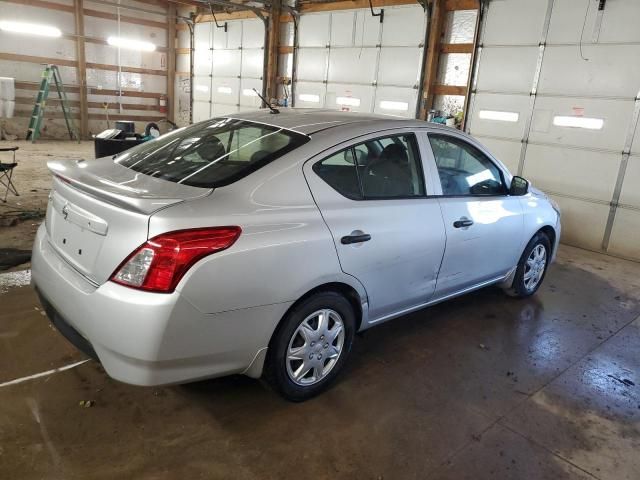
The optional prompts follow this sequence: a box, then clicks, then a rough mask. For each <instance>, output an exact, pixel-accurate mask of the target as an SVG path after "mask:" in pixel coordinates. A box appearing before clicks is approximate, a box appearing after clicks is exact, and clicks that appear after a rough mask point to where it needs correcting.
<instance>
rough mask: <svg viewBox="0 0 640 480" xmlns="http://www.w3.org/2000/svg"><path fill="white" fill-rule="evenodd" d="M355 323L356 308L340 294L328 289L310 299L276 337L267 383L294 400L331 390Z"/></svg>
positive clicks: (292, 312)
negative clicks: (329, 388)
mask: <svg viewBox="0 0 640 480" xmlns="http://www.w3.org/2000/svg"><path fill="white" fill-rule="evenodd" d="M325 322H326V323H325ZM355 324H356V323H355V315H354V311H353V307H352V306H351V304H350V303H349V301H348V300H347V299H346V298H345V297H344V296H342V295H341V294H339V293H337V292H330V291H327V292H319V293H316V294H314V295H312V296H310V297H308V298H305V299H304V300H302V301H301V302H300V303H298V304H297V305H295V306H294V307H293V308H292V309H291V310H290V311H289V312H288V313H287V315H286V316H285V317H284V318H283V320H282V322H281V324H280V325H279V326H278V329H277V330H276V332H275V333H274V336H273V338H272V339H271V342H270V344H269V350H268V353H267V360H266V365H265V378H266V380H267V381H268V382H269V384H270V385H271V386H272V387H273V388H274V389H275V390H276V391H277V392H278V393H280V394H281V395H282V396H283V397H284V398H286V399H287V400H290V401H293V402H301V401H304V400H307V399H309V398H311V397H314V396H316V395H318V394H319V393H321V392H322V391H324V390H326V389H327V388H328V387H329V386H330V385H331V384H332V383H333V382H334V380H335V379H336V377H337V376H338V375H339V373H340V371H341V370H342V368H343V367H344V365H345V363H346V361H347V357H348V356H349V353H350V351H351V346H352V344H353V337H354V334H355ZM336 353H337V356H336ZM305 372H306V373H305Z"/></svg>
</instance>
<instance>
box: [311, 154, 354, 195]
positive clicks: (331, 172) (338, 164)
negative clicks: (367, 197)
mask: <svg viewBox="0 0 640 480" xmlns="http://www.w3.org/2000/svg"><path fill="white" fill-rule="evenodd" d="M313 170H314V171H315V172H316V173H317V174H318V176H319V177H320V178H322V179H323V180H324V181H325V182H327V183H328V184H329V185H330V186H331V187H332V188H333V189H335V190H336V191H337V192H338V193H340V194H342V195H344V196H345V197H347V198H351V199H352V200H361V199H362V191H361V190H360V183H359V181H358V170H357V169H356V163H355V162H354V160H353V149H351V148H348V149H347V150H342V151H341V152H338V153H336V154H334V155H331V156H330V157H328V158H325V159H324V160H322V161H321V162H318V163H316V164H315V165H314V166H313Z"/></svg>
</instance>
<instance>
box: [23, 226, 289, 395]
mask: <svg viewBox="0 0 640 480" xmlns="http://www.w3.org/2000/svg"><path fill="white" fill-rule="evenodd" d="M32 283H33V285H34V287H35V288H36V290H37V292H38V294H39V296H40V297H41V298H42V299H43V301H42V303H43V306H44V307H45V310H46V312H47V314H48V315H49V317H50V319H51V321H52V323H53V324H54V325H55V326H56V328H58V330H59V331H60V332H61V333H62V334H63V335H64V336H65V337H66V338H67V339H69V340H70V341H71V343H73V344H74V345H76V347H77V348H78V349H79V350H81V351H84V352H85V353H86V354H88V355H89V356H94V358H97V359H99V361H100V362H101V363H102V365H103V366H104V368H105V370H106V371H107V373H108V374H109V375H110V376H111V377H113V378H115V379H117V380H120V381H123V382H125V383H130V384H134V385H166V384H172V383H184V382H188V381H194V380H198V379H203V378H210V377H216V376H222V375H226V374H232V373H244V372H247V373H251V374H252V376H256V375H259V372H260V371H261V368H260V367H261V365H258V366H257V367H258V368H256V365H252V363H253V361H254V359H256V358H258V359H262V358H264V355H258V353H259V352H261V351H263V350H264V349H265V348H266V347H267V345H268V343H269V339H270V338H271V334H272V332H273V330H274V329H275V326H276V325H277V323H278V321H279V320H280V318H282V316H283V315H284V313H285V312H286V310H287V308H288V307H289V306H290V303H279V304H275V305H266V306H260V307H254V308H245V309H239V310H231V311H226V312H220V313H203V312H201V311H199V310H198V309H196V308H195V307H194V306H193V305H192V304H191V303H190V302H189V301H188V300H186V299H185V298H184V297H183V296H181V295H180V293H179V292H174V293H172V294H156V293H149V292H142V291H138V290H134V289H131V288H127V287H124V286H121V285H118V284H115V283H113V282H106V283H104V284H103V285H100V286H99V287H96V286H95V285H92V284H91V283H89V282H88V281H87V280H86V279H85V278H84V277H83V276H82V275H80V274H79V273H78V272H76V271H75V270H74V269H73V268H71V267H70V266H69V265H68V264H67V263H66V262H65V261H64V260H63V259H62V258H61V257H60V256H59V255H58V254H57V253H56V252H55V251H54V250H53V249H52V248H51V246H50V245H49V243H48V240H47V238H46V230H45V229H44V226H42V227H41V228H40V229H39V230H38V234H37V236H36V241H35V244H34V248H33V256H32ZM258 361H260V360H258ZM250 367H251V368H250ZM256 372H258V373H257V374H256Z"/></svg>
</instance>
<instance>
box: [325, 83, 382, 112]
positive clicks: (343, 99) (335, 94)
mask: <svg viewBox="0 0 640 480" xmlns="http://www.w3.org/2000/svg"><path fill="white" fill-rule="evenodd" d="M374 93H375V87H373V86H368V85H344V84H331V83H330V84H328V85H327V97H326V104H325V106H326V107H327V108H335V109H337V110H346V111H350V112H371V111H373V95H374Z"/></svg>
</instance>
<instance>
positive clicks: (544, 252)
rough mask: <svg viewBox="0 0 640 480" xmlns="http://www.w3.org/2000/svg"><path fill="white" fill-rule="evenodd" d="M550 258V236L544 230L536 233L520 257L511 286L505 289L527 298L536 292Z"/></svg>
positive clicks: (511, 294)
mask: <svg viewBox="0 0 640 480" xmlns="http://www.w3.org/2000/svg"><path fill="white" fill-rule="evenodd" d="M550 258H551V242H550V241H549V237H547V236H546V235H545V234H544V233H542V232H538V233H536V234H535V235H534V236H533V238H532V239H531V240H529V243H528V244H527V246H526V248H525V249H524V252H523V253H522V256H521V257H520V261H519V262H518V267H517V268H516V273H515V275H514V278H513V283H512V284H511V288H509V289H507V290H505V291H506V292H507V294H508V295H510V296H512V297H516V298H526V297H530V296H531V295H533V294H534V293H536V292H537V291H538V288H540V285H542V282H543V280H544V277H545V275H546V273H547V268H548V266H549V260H550Z"/></svg>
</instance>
